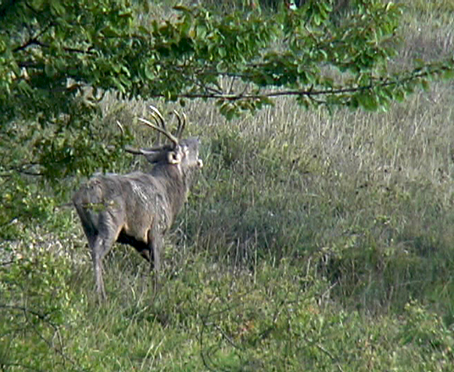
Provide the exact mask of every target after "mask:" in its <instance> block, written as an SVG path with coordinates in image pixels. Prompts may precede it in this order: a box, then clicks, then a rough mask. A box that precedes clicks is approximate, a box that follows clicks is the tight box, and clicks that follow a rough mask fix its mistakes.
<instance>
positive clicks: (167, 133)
mask: <svg viewBox="0 0 454 372" xmlns="http://www.w3.org/2000/svg"><path fill="white" fill-rule="evenodd" d="M139 120H140V121H141V122H142V123H143V124H145V125H147V126H149V127H150V128H153V129H155V130H157V131H158V132H159V133H162V134H163V135H164V136H166V137H167V138H168V139H169V140H170V141H171V142H172V143H173V144H174V145H175V146H178V138H176V137H175V136H174V135H173V134H172V133H170V132H168V131H167V130H165V129H163V128H161V127H158V126H156V125H154V124H153V123H152V122H150V121H148V120H147V119H144V118H139Z"/></svg>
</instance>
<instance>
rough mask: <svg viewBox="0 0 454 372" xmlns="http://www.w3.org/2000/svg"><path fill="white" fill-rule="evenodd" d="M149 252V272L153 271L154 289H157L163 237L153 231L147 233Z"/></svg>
mask: <svg viewBox="0 0 454 372" xmlns="http://www.w3.org/2000/svg"><path fill="white" fill-rule="evenodd" d="M148 244H149V252H150V255H151V257H152V259H151V260H150V272H151V271H152V270H154V273H153V278H154V289H155V291H157V290H158V289H159V274H160V272H161V250H162V245H163V237H162V234H160V233H159V232H158V231H156V230H155V229H152V230H150V231H149V232H148Z"/></svg>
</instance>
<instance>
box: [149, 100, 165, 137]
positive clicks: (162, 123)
mask: <svg viewBox="0 0 454 372" xmlns="http://www.w3.org/2000/svg"><path fill="white" fill-rule="evenodd" d="M148 107H149V108H150V110H151V111H153V113H154V114H156V115H157V117H158V118H159V122H160V124H161V126H162V128H163V129H164V130H165V131H167V128H166V121H165V120H164V117H163V116H162V114H161V113H160V112H159V110H158V109H157V108H156V107H154V106H152V105H150V106H148ZM155 120H156V122H158V120H157V119H155Z"/></svg>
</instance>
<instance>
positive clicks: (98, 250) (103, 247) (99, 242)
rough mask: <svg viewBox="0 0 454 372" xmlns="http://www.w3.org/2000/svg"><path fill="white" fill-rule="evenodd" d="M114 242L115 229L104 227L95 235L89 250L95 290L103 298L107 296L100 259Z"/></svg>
mask: <svg viewBox="0 0 454 372" xmlns="http://www.w3.org/2000/svg"><path fill="white" fill-rule="evenodd" d="M114 242H115V230H114V229H113V228H106V229H105V230H104V231H101V232H100V234H99V235H98V236H97V237H96V240H95V242H94V244H93V247H92V251H91V256H92V260H93V269H94V272H95V282H96V291H97V292H98V295H99V296H100V298H101V299H103V300H105V299H106V298H107V296H106V291H105V289H104V280H103V265H102V260H103V258H104V256H105V255H106V254H107V253H108V252H109V251H110V249H111V248H112V245H113V244H114Z"/></svg>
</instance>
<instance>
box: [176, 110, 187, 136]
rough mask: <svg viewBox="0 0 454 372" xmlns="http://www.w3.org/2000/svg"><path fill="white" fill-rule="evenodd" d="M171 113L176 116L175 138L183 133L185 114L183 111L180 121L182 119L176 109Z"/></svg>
mask: <svg viewBox="0 0 454 372" xmlns="http://www.w3.org/2000/svg"><path fill="white" fill-rule="evenodd" d="M173 113H174V114H175V116H176V117H177V118H178V128H177V133H176V137H177V138H181V135H182V134H183V130H184V127H185V125H186V115H185V113H184V112H183V121H182V120H181V116H180V114H179V113H178V111H176V110H173Z"/></svg>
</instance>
